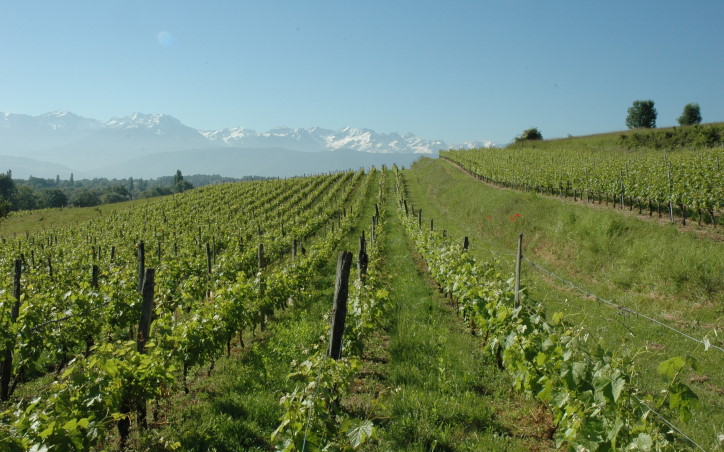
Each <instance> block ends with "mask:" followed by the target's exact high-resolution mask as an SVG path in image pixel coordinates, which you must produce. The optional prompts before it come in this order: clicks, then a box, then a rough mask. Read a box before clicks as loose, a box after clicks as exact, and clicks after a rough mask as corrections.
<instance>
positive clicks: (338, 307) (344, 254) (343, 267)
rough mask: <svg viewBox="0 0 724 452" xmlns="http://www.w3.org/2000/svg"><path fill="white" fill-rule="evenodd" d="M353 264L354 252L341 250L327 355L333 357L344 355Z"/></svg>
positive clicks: (338, 357) (337, 357)
mask: <svg viewBox="0 0 724 452" xmlns="http://www.w3.org/2000/svg"><path fill="white" fill-rule="evenodd" d="M351 266H352V253H350V252H349V251H340V252H339V258H338V259H337V279H336V281H335V283H334V305H333V312H332V327H331V328H330V330H329V349H328V350H327V356H329V357H330V358H332V359H340V358H341V357H342V336H343V334H344V323H345V320H346V317H347V296H348V294H349V270H350V267H351Z"/></svg>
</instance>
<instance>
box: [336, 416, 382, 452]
mask: <svg viewBox="0 0 724 452" xmlns="http://www.w3.org/2000/svg"><path fill="white" fill-rule="evenodd" d="M345 424H347V425H345V426H343V427H342V429H343V431H346V433H347V439H349V443H350V445H351V446H352V448H354V449H356V448H358V447H360V446H361V445H362V444H364V443H365V441H367V440H368V439H370V438H372V437H373V436H374V434H375V426H374V424H373V423H372V421H369V420H367V421H362V420H357V419H351V420H349V421H345Z"/></svg>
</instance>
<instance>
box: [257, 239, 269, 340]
mask: <svg viewBox="0 0 724 452" xmlns="http://www.w3.org/2000/svg"><path fill="white" fill-rule="evenodd" d="M257 258H258V260H259V302H260V303H261V320H260V324H259V329H260V330H261V331H264V330H266V317H267V314H268V310H267V307H266V306H264V275H263V272H264V268H265V267H266V261H265V259H264V244H263V243H260V244H259V250H258V252H257Z"/></svg>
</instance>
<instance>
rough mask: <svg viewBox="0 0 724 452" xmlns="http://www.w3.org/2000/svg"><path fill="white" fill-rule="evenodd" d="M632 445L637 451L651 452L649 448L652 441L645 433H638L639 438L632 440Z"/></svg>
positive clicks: (652, 443)
mask: <svg viewBox="0 0 724 452" xmlns="http://www.w3.org/2000/svg"><path fill="white" fill-rule="evenodd" d="M634 444H635V445H636V447H637V448H638V449H639V450H651V446H653V445H654V441H653V440H652V439H651V436H649V435H648V434H647V433H639V436H637V437H636V439H635V440H634Z"/></svg>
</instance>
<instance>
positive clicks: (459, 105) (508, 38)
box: [0, 0, 724, 144]
mask: <svg viewBox="0 0 724 452" xmlns="http://www.w3.org/2000/svg"><path fill="white" fill-rule="evenodd" d="M723 24H724V1H722V0H697V1H692V2H683V1H681V0H676V1H670V0H656V1H653V0H637V1H618V0H616V1H605V2H604V1H597V2H594V1H581V0H575V1H567V0H566V1H563V0H561V1H557V0H551V1H540V0H477V1H456V0H446V1H442V0H440V1H425V0H418V1H407V0H395V1H390V0H384V1H377V0H365V1H348V0H290V1H276V0H264V1H262V0H259V1H242V0H237V1H221V0H217V1H213V0H209V1H204V2H201V1H195V2H191V1H188V2H179V1H155V0H145V1H134V0H123V1H114V0H107V1H97V0H93V1H81V0H77V1H72V2H58V1H55V0H54V1H35V0H3V1H2V2H1V3H0V111H2V112H8V113H22V114H30V115H38V114H42V113H45V112H49V111H55V110H69V111H72V112H73V113H76V114H78V115H81V116H86V117H89V118H94V119H99V120H103V121H106V120H109V119H110V118H111V117H118V116H126V115H129V114H131V113H133V112H141V113H164V114H169V115H172V116H174V117H176V118H178V119H179V120H180V121H181V122H183V123H184V124H186V125H188V126H190V127H194V128H197V129H202V130H213V129H220V128H226V127H247V128H250V129H254V130H256V131H259V132H263V131H267V130H269V129H271V128H273V127H277V126H288V127H301V128H308V127H316V126H319V127H324V128H330V129H339V128H342V127H346V126H351V127H358V128H370V129H374V130H375V131H377V132H384V133H390V132H398V133H406V132H413V133H415V134H416V135H418V136H420V137H423V138H427V139H442V140H445V141H446V142H448V143H450V144H452V143H461V142H464V141H470V140H493V141H497V142H499V143H507V142H509V141H511V140H512V139H513V138H514V137H515V136H516V135H518V134H520V133H521V132H522V131H523V130H524V129H527V128H531V127H537V128H538V129H539V130H540V131H541V132H542V133H543V136H544V137H545V138H554V137H565V136H567V135H568V134H571V135H584V134H591V133H600V132H608V131H615V130H622V129H625V127H626V126H625V119H626V111H627V109H628V108H629V107H630V106H631V104H632V102H633V101H634V100H637V99H651V100H653V101H654V102H655V107H656V109H657V111H658V119H657V125H658V126H659V127H664V126H672V125H676V124H677V122H676V118H678V116H679V115H680V114H681V112H682V110H683V107H684V105H686V104H687V103H690V102H697V103H699V105H700V106H701V113H702V116H703V119H704V122H715V121H724V25H723Z"/></svg>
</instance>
